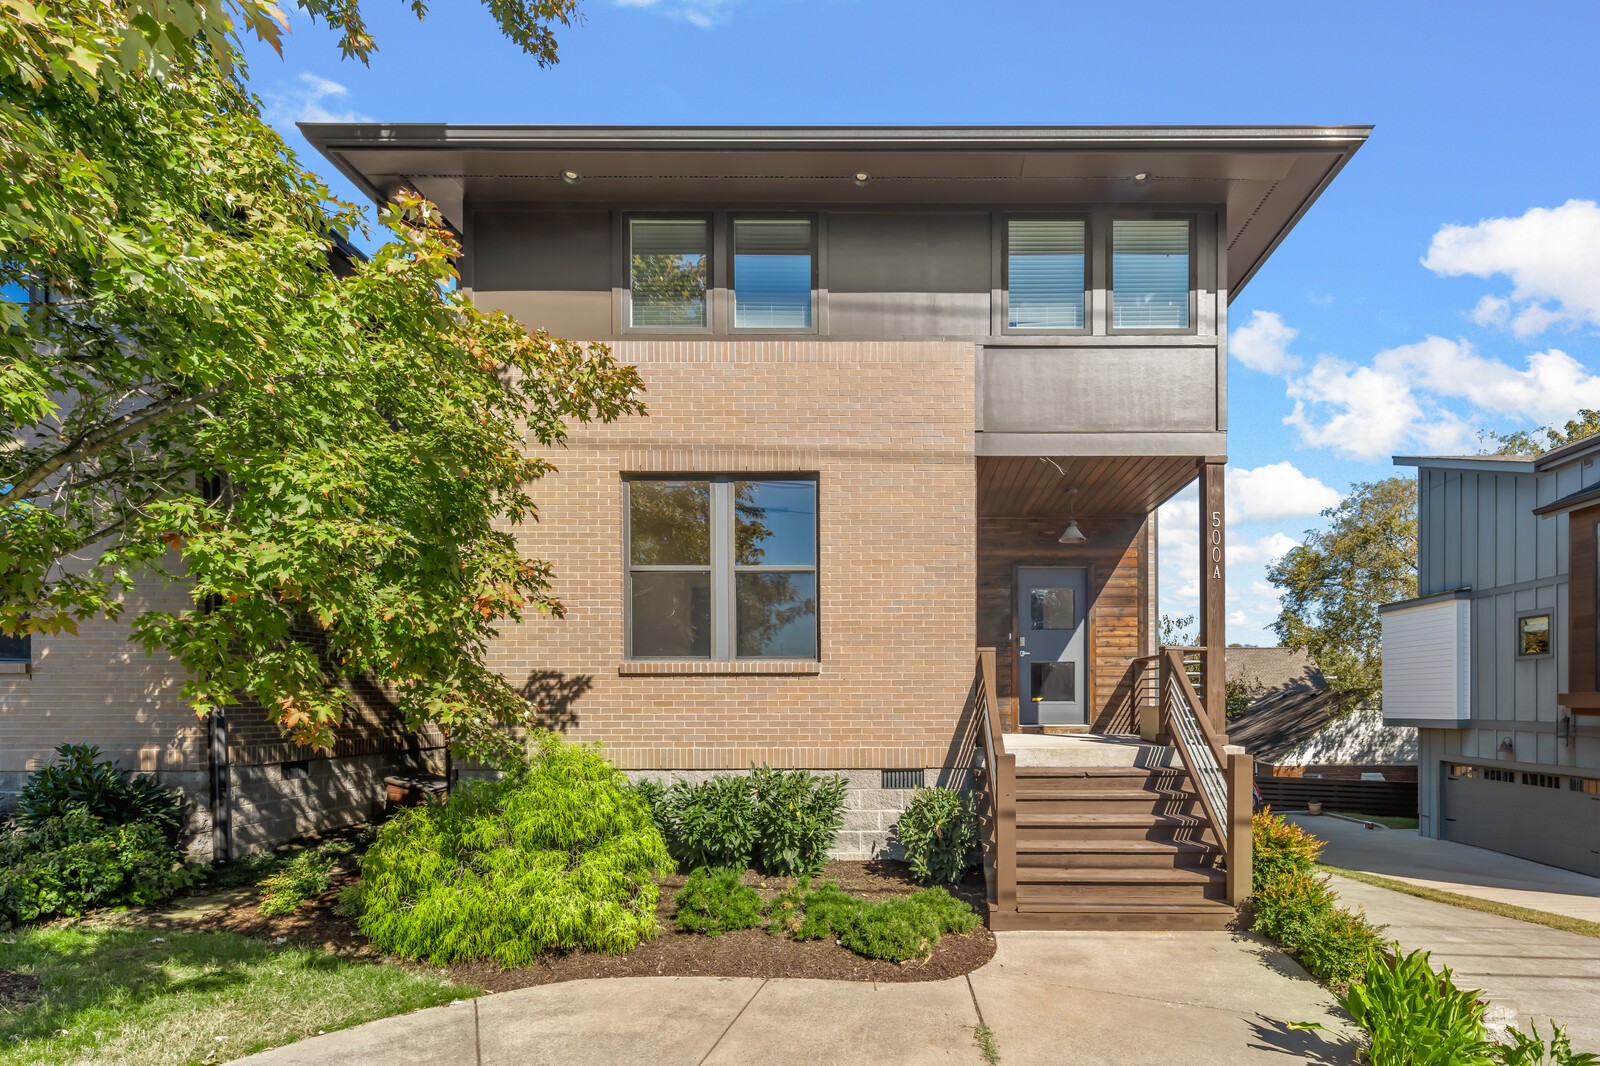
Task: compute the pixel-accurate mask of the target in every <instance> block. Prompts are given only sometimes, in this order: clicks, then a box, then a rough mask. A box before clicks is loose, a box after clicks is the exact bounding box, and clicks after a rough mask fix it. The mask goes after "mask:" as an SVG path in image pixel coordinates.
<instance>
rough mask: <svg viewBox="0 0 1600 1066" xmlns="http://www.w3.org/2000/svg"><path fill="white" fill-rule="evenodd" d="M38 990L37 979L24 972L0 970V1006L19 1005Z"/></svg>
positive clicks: (29, 998)
mask: <svg viewBox="0 0 1600 1066" xmlns="http://www.w3.org/2000/svg"><path fill="white" fill-rule="evenodd" d="M38 991H39V979H38V978H37V977H29V976H28V975H27V974H25V973H16V972H14V971H11V970H0V1006H4V1007H20V1006H22V1005H23V1004H25V1003H27V1002H28V1001H29V1000H31V999H32V998H33V996H34V993H36V992H38Z"/></svg>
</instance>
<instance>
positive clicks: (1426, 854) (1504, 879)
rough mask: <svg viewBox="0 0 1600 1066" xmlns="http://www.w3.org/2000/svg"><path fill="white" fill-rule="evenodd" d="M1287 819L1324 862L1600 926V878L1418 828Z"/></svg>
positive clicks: (1301, 817) (1325, 819) (1326, 819)
mask: <svg viewBox="0 0 1600 1066" xmlns="http://www.w3.org/2000/svg"><path fill="white" fill-rule="evenodd" d="M1288 820H1289V821H1291V822H1295V823H1296V824H1298V825H1301V826H1303V827H1304V828H1305V829H1306V831H1307V832H1309V833H1312V834H1314V835H1316V836H1318V837H1321V838H1322V839H1323V840H1325V841H1327V844H1328V846H1327V848H1325V849H1324V850H1323V852H1322V861H1323V862H1326V863H1329V864H1331V865H1333V866H1343V867H1344V868H1346V869H1348V870H1363V871H1365V872H1367V873H1374V874H1382V875H1383V876H1385V877H1393V878H1397V879H1399V880H1402V881H1409V882H1411V883H1412V884H1416V885H1424V886H1426V887H1429V888H1437V889H1442V890H1444V891H1446V892H1455V893H1457V894H1459V895H1463V896H1477V897H1478V898H1480V899H1488V900H1495V901H1498V902H1500V903H1510V904H1512V905H1514V906H1518V907H1529V908H1532V909H1533V910H1537V911H1548V912H1550V913H1551V914H1565V915H1567V916H1569V917H1572V918H1583V919H1587V920H1588V921H1591V922H1600V877H1589V876H1587V875H1585V874H1580V873H1575V872H1573V871H1571V870H1561V869H1558V868H1556V867H1554V866H1545V865H1544V864H1543V863H1537V862H1529V861H1528V860H1527V859H1519V858H1516V857H1515V856H1512V855H1504V854H1502V853H1500V852H1498V851H1488V850H1486V849H1484V848H1474V847H1470V846H1468V845H1466V844H1454V843H1451V842H1450V841H1448V840H1433V839H1431V838H1429V837H1425V836H1421V835H1419V834H1418V833H1417V831H1416V830H1415V829H1367V828H1366V827H1364V826H1363V825H1361V824H1360V823H1359V822H1349V821H1345V820H1344V819H1342V818H1330V817H1328V816H1326V815H1324V816H1322V817H1315V818H1314V817H1311V816H1309V815H1289V816H1288ZM1597 1003H1600V1001H1597Z"/></svg>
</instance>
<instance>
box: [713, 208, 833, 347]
mask: <svg viewBox="0 0 1600 1066" xmlns="http://www.w3.org/2000/svg"><path fill="white" fill-rule="evenodd" d="M812 249H813V239H812V226H811V220H810V219H804V218H737V219H734V221H733V325H734V328H735V329H779V330H808V329H810V328H811V321H812V319H811V306H812V291H813V288H814V286H815V276H816V275H815V270H814V266H813V264H814V262H815V256H814V255H813V254H812Z"/></svg>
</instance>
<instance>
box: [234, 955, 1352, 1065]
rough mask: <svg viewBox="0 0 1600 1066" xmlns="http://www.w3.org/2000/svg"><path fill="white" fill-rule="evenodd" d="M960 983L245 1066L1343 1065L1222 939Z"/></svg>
mask: <svg viewBox="0 0 1600 1066" xmlns="http://www.w3.org/2000/svg"><path fill="white" fill-rule="evenodd" d="M997 940H998V942H999V948H998V951H997V952H996V955H995V958H994V959H993V961H991V962H990V963H989V964H988V965H986V966H984V967H983V968H982V969H980V970H978V971H976V972H975V973H973V974H971V975H970V977H958V978H954V979H952V980H948V981H932V982H926V983H919V984H891V985H873V984H866V983H858V982H844V981H801V980H770V981H761V980H752V979H745V978H716V977H632V978H619V979H614V980H601V981H573V982H570V983H567V984H558V985H545V986H542V987H538V988H525V989H520V990H518V991H515V992H503V993H500V994H498V995H490V996H483V997H481V998H479V999H476V1000H470V1001H463V1002H460V1003H455V1004H451V1005H450V1006H447V1007H435V1008H433V1009H431V1010H425V1011H418V1012H417V1013H415V1014H409V1015H403V1016H401V1017H397V1018H387V1019H384V1020H383V1021H378V1022H372V1023H371V1024H368V1025H363V1026H359V1027H358V1028H355V1029H350V1030H346V1031H344V1032H339V1033H330V1034H328V1035H327V1036H320V1037H314V1038H312V1039H309V1040H304V1041H301V1042H300V1043H297V1044H291V1045H289V1046H287V1047H283V1048H278V1049H276V1050H273V1051H267V1052H263V1053H261V1054H258V1055H252V1056H250V1057H249V1058H246V1059H242V1060H240V1061H241V1062H243V1063H249V1064H251V1066H334V1064H341V1066H342V1064H349V1063H366V1062H372V1063H384V1064H408V1066H456V1064H467V1066H510V1064H513V1063H515V1064H518V1066H534V1064H543V1063H550V1064H562V1066H582V1064H586V1063H605V1064H607V1066H611V1064H631V1063H643V1064H648V1066H701V1064H705V1066H713V1064H726V1066H732V1064H740V1063H752V1062H760V1063H762V1064H763V1066H799V1064H807V1066H811V1064H852V1066H853V1064H857V1063H861V1064H871V1066H921V1064H924V1063H963V1064H968V1066H981V1064H982V1063H983V1057H982V1055H981V1053H980V1051H979V1048H978V1045H977V1042H976V1040H975V1038H974V1029H975V1027H976V1026H978V1025H979V1024H980V1021H981V1022H982V1023H985V1024H987V1025H988V1026H989V1028H990V1029H991V1030H992V1031H993V1033H994V1039H995V1043H996V1045H997V1047H998V1050H999V1053H1000V1057H1001V1061H1002V1062H1003V1063H1004V1064H1005V1066H1030V1064H1035V1063H1037V1064H1046V1063H1048V1064H1057V1063H1063V1062H1071V1063H1074V1064H1079V1066H1092V1064H1100V1063H1104V1064H1108V1066H1109V1064H1113V1063H1115V1064H1117V1066H1137V1064H1142V1063H1150V1064H1156V1063H1160V1064H1163V1066H1165V1064H1167V1063H1171V1062H1204V1063H1216V1064H1219V1066H1221V1064H1233V1063H1242V1064H1252V1063H1260V1064H1272V1063H1276V1064H1281V1066H1289V1064H1293V1063H1305V1062H1311V1063H1324V1064H1327V1066H1333V1064H1345V1063H1353V1062H1354V1059H1353V1058H1352V1057H1350V1056H1349V1055H1348V1054H1347V1053H1346V1052H1345V1051H1344V1049H1343V1048H1342V1047H1339V1046H1337V1042H1336V1040H1335V1038H1334V1035H1333V1033H1316V1032H1301V1031H1292V1030H1290V1029H1289V1028H1288V1024H1287V1023H1289V1022H1294V1021H1321V1022H1323V1023H1324V1024H1325V1025H1329V1026H1331V1027H1332V1028H1333V1030H1335V1031H1336V1032H1337V1031H1342V1030H1341V1029H1340V1027H1341V1022H1340V1021H1339V1020H1338V1019H1337V1018H1336V1017H1335V1016H1334V1013H1333V1011H1334V1007H1333V1002H1332V999H1331V998H1330V997H1329V996H1328V994H1327V992H1326V991H1325V990H1324V989H1322V988H1321V987H1320V986H1318V985H1317V984H1316V983H1315V982H1313V981H1312V980H1311V979H1310V978H1308V977H1307V976H1306V975H1305V973H1304V971H1302V970H1301V969H1300V968H1299V967H1298V966H1296V965H1295V964H1294V963H1293V962H1291V961H1290V960H1289V959H1288V958H1286V957H1285V956H1284V955H1282V954H1281V953H1280V952H1278V951H1276V950H1275V949H1273V948H1271V947H1269V946H1268V945H1266V944H1265V943H1264V942H1262V941H1260V940H1258V939H1256V938H1254V937H1248V936H1235V935H1232V934H1229V933H1001V934H999V935H998V937H997Z"/></svg>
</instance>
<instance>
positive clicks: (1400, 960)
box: [1334, 944, 1495, 1066]
mask: <svg viewBox="0 0 1600 1066" xmlns="http://www.w3.org/2000/svg"><path fill="white" fill-rule="evenodd" d="M1361 978H1362V979H1361V980H1360V981H1359V982H1354V983H1352V984H1351V985H1350V987H1349V989H1348V990H1347V991H1345V992H1344V993H1342V994H1339V995H1336V996H1335V997H1334V998H1335V999H1336V1000H1337V1001H1338V1003H1339V1006H1341V1007H1343V1008H1344V1010H1345V1013H1347V1014H1349V1015H1350V1018H1351V1020H1353V1021H1354V1022H1355V1023H1356V1024H1357V1025H1359V1026H1360V1027H1361V1028H1362V1029H1363V1030H1365V1031H1366V1034H1367V1041H1368V1044H1367V1047H1366V1049H1365V1051H1364V1052H1363V1054H1364V1057H1365V1058H1366V1059H1367V1061H1368V1062H1371V1063H1374V1064H1377V1066H1387V1064H1389V1063H1393V1064H1395V1066H1490V1064H1492V1063H1493V1062H1494V1058H1493V1055H1494V1052H1495V1047H1494V1045H1493V1044H1491V1043H1490V1042H1489V1041H1488V1040H1487V1039H1486V1038H1485V1033H1484V1027H1483V1003H1482V1002H1481V1001H1480V1000H1479V999H1478V993H1477V992H1468V991H1463V990H1462V989H1459V988H1457V987H1456V986H1455V982H1453V981H1452V980H1451V978H1450V968H1449V967H1445V968H1444V969H1443V970H1441V971H1440V972H1438V973H1435V972H1434V970H1433V967H1432V966H1430V965H1429V963H1428V953H1427V952H1425V951H1413V952H1412V953H1411V954H1409V955H1406V956H1404V957H1402V956H1401V955H1400V945H1399V944H1395V945H1394V956H1393V958H1391V957H1390V956H1389V955H1388V954H1387V953H1385V952H1381V951H1373V952H1370V953H1369V954H1368V956H1367V959H1366V963H1365V965H1364V967H1363V969H1362V974H1361Z"/></svg>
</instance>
